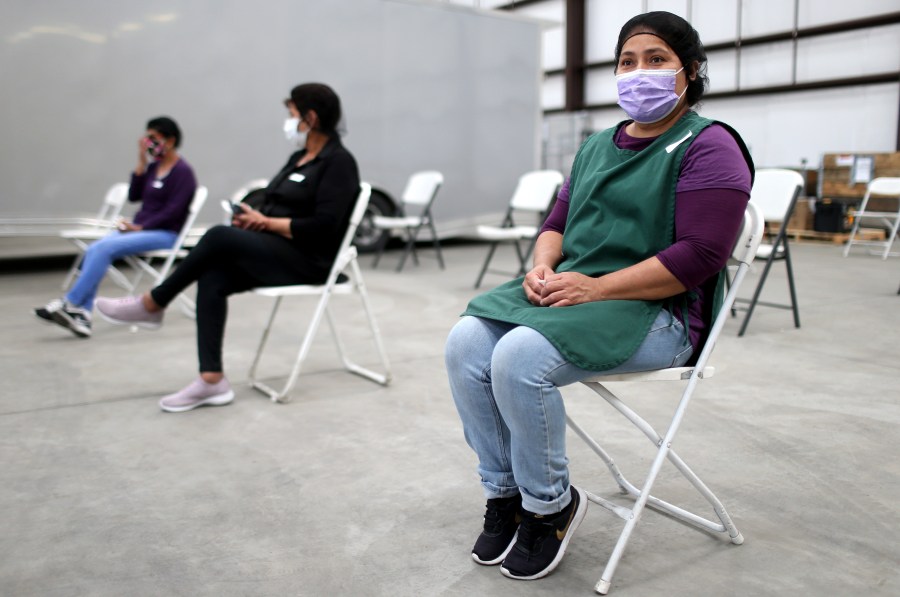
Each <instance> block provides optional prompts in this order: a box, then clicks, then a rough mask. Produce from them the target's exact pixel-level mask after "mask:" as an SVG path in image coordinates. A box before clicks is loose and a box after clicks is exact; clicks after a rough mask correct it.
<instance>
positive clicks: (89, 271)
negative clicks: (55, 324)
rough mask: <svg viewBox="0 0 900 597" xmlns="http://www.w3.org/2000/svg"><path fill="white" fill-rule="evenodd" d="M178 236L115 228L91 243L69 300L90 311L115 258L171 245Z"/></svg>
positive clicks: (68, 294) (70, 290)
mask: <svg viewBox="0 0 900 597" xmlns="http://www.w3.org/2000/svg"><path fill="white" fill-rule="evenodd" d="M176 240H178V234H176V233H175V232H172V231H171V230H137V231H134V232H118V231H116V232H112V233H110V234H109V235H107V236H104V237H103V238H101V239H100V240H98V241H95V242H93V243H91V244H90V245H88V248H87V251H85V253H84V259H82V260H81V274H80V275H79V276H78V279H77V280H76V281H75V284H74V285H73V286H72V288H70V289H69V292H68V293H66V301H68V302H69V303H70V304H72V305H75V306H76V307H82V308H84V309H87V310H88V311H90V310H91V309H93V308H94V298H95V297H96V296H97V288H99V287H100V282H101V281H102V280H103V276H105V275H106V270H107V269H109V266H110V264H112V262H113V261H115V260H116V259H120V258H122V257H125V256H126V255H134V254H135V253H143V252H144V251H155V250H157V249H169V248H171V247H172V245H174V244H175V241H176Z"/></svg>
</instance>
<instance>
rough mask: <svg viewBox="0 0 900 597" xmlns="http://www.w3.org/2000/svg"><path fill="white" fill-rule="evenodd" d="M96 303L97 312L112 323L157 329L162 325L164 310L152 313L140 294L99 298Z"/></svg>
mask: <svg viewBox="0 0 900 597" xmlns="http://www.w3.org/2000/svg"><path fill="white" fill-rule="evenodd" d="M94 305H95V306H96V307H97V313H99V314H100V316H101V317H103V319H105V320H106V321H108V322H110V323H114V324H118V325H136V326H138V327H142V328H145V329H148V330H156V329H159V328H160V326H162V320H163V314H164V311H156V312H155V313H151V312H150V311H148V310H147V308H146V307H144V302H143V300H142V299H141V297H140V296H126V297H123V298H117V299H114V298H103V297H100V298H98V299H97V300H96V301H95V302H94Z"/></svg>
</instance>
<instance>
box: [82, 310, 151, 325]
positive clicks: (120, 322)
mask: <svg viewBox="0 0 900 597" xmlns="http://www.w3.org/2000/svg"><path fill="white" fill-rule="evenodd" d="M97 313H99V314H100V317H102V318H103V319H104V320H106V321H108V322H109V323H112V324H114V325H133V326H136V327H139V328H143V329H145V330H158V329H159V328H161V327H162V322H161V321H126V320H124V319H116V318H115V317H110V316H109V315H107V314H106V313H104V312H103V311H101V310H100V309H97Z"/></svg>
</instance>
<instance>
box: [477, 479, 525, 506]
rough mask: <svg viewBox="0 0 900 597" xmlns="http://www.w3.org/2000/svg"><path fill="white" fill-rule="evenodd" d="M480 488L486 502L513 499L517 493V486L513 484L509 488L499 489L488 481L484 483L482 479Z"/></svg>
mask: <svg viewBox="0 0 900 597" xmlns="http://www.w3.org/2000/svg"><path fill="white" fill-rule="evenodd" d="M510 476H512V475H510ZM481 487H482V488H483V489H484V497H485V499H488V500H495V499H498V498H510V497H515V496H516V495H518V493H519V486H518V485H515V484H513V485H510V486H505V487H500V486H498V485H494V484H493V483H490V482H489V481H485V480H484V479H482V480H481Z"/></svg>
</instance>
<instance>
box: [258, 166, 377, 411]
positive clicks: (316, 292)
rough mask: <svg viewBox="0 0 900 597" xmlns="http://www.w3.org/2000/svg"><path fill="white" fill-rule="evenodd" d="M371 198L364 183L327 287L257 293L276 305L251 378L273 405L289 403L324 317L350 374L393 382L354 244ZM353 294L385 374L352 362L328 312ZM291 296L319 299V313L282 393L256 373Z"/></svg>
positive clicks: (281, 288)
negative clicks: (335, 299)
mask: <svg viewBox="0 0 900 597" xmlns="http://www.w3.org/2000/svg"><path fill="white" fill-rule="evenodd" d="M371 194H372V187H371V186H370V185H369V184H368V183H365V182H364V183H362V184H360V192H359V196H358V197H357V199H356V205H355V206H354V208H353V213H352V214H351V216H350V225H349V227H348V228H347V232H346V233H345V234H344V239H343V240H342V241H341V246H340V249H338V252H337V256H336V257H335V260H334V264H333V265H332V266H331V271H330V272H329V273H328V278H327V279H326V280H325V283H324V284H318V285H311V284H302V285H296V286H268V287H261V288H255V289H253V292H254V293H255V294H257V295H260V296H268V297H272V298H274V299H275V304H274V305H273V306H272V312H271V313H270V314H269V319H268V322H267V323H266V327H265V329H264V330H263V333H262V338H260V341H259V346H258V347H257V349H256V355H255V356H254V357H253V364H252V365H251V366H250V372H249V373H248V377H249V379H250V384H251V385H252V386H253V388H255V389H256V390H258V391H260V392H262V393H263V394H265V395H267V396H268V397H269V398H271V400H272V401H273V402H287V401H288V394H289V392H290V391H291V389H292V388H293V387H294V384H295V383H296V382H297V377H298V376H299V375H300V369H301V367H302V366H303V363H304V361H305V360H306V357H307V355H308V354H309V350H310V347H311V346H312V342H313V339H314V338H315V336H316V332H317V331H318V329H319V326H320V325H321V323H322V318H323V316H324V317H325V319H326V320H327V321H328V327H329V328H330V329H331V336H332V338H334V342H335V345H336V346H337V350H338V354H339V355H340V357H341V360H342V361H343V364H344V367H345V368H346V369H347V370H348V371H349V372H350V373H355V374H356V375H360V376H362V377H365V378H367V379H370V380H372V381H374V382H376V383H378V384H381V385H385V386H386V385H388V384H389V383H390V381H391V371H390V364H389V363H388V358H387V353H386V352H385V350H384V344H383V343H382V341H381V334H380V333H379V331H378V325H377V324H376V323H375V317H374V315H373V312H372V308H371V306H370V305H369V294H368V292H367V291H366V286H365V283H364V282H363V277H362V272H361V271H360V269H359V263H357V260H356V256H357V253H356V247H354V246H353V244H352V242H353V235H354V234H355V233H356V227H357V226H358V225H359V222H360V220H362V218H363V215H364V214H365V212H366V207H367V206H368V203H369V197H370V196H371ZM348 268H349V270H350V271H349V272H347V273H349V277H348V276H346V275H342V274H345V272H346V270H347V269H348ZM353 292H356V293H358V294H359V297H360V299H361V300H362V305H363V310H364V311H365V314H366V318H367V319H368V322H369V327H370V328H371V331H372V336H373V338H374V341H375V347H376V349H377V350H378V355H379V357H380V358H381V364H382V366H383V367H384V373H376V372H375V371H372V370H370V369H366V368H364V367H361V366H359V365H357V364H355V363H353V362H352V361H350V360H349V359H348V357H347V354H346V351H345V349H344V345H343V344H342V342H341V340H340V337H339V336H338V333H337V327H336V326H335V323H334V319H333V318H332V316H331V312H330V311H329V309H328V303H329V300H330V299H331V295H333V294H351V293H353ZM287 296H318V297H319V301H318V303H317V304H316V308H315V310H314V311H313V315H312V319H311V320H310V323H309V326H307V328H306V334H305V335H304V336H303V341H302V343H301V344H300V351H299V352H298V353H297V359H296V360H295V361H294V366H293V368H292V369H291V373H290V375H289V376H288V379H287V382H286V383H285V384H284V387H283V388H282V389H281V390H275V389H273V388H271V387H270V386H268V385H266V384H265V383H264V382H262V381H260V379H259V378H257V375H256V370H257V367H258V365H259V361H260V357H261V356H262V353H263V348H265V345H266V341H267V340H268V338H269V332H270V331H271V329H272V323H273V322H274V321H275V315H276V313H278V308H279V307H280V306H281V301H282V299H284V297H287Z"/></svg>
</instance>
